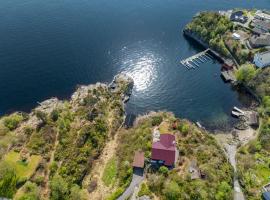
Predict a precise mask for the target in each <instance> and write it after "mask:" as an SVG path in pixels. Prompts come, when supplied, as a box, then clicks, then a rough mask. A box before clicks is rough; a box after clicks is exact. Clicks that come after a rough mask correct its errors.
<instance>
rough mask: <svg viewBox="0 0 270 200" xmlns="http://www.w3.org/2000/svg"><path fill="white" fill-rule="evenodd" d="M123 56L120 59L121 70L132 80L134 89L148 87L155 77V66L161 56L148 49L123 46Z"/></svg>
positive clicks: (141, 90)
mask: <svg viewBox="0 0 270 200" xmlns="http://www.w3.org/2000/svg"><path fill="white" fill-rule="evenodd" d="M122 51H125V52H124V55H125V56H124V57H123V59H122V61H121V65H122V69H123V72H124V73H126V74H128V75H129V76H131V77H132V78H133V80H134V90H135V91H137V92H144V91H146V90H148V89H149V87H150V86H151V85H152V84H153V82H154V81H155V80H156V78H157V76H158V75H157V71H158V70H157V67H158V66H159V64H160V61H161V58H160V57H159V56H157V55H155V54H154V53H153V52H151V51H150V50H149V49H143V50H142V49H140V48H138V49H134V48H131V49H129V48H127V47H124V48H123V49H122Z"/></svg>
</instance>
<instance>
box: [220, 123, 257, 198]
mask: <svg viewBox="0 0 270 200" xmlns="http://www.w3.org/2000/svg"><path fill="white" fill-rule="evenodd" d="M256 135H257V132H256V131H255V130H253V129H252V128H248V129H246V130H241V131H240V130H237V131H236V133H235V134H234V136H233V135H232V133H221V134H218V135H216V136H215V137H216V139H217V140H218V142H219V143H220V144H221V145H222V146H223V147H224V149H225V151H226V152H225V153H226V155H227V157H228V159H229V161H230V163H231V165H232V166H233V168H234V180H233V185H234V200H245V196H244V194H243V192H242V189H241V186H240V184H239V181H238V178H237V160H236V153H237V146H238V145H239V144H240V145H241V146H242V145H245V144H247V143H248V142H249V141H251V140H253V139H255V138H256Z"/></svg>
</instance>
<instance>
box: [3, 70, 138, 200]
mask: <svg viewBox="0 0 270 200" xmlns="http://www.w3.org/2000/svg"><path fill="white" fill-rule="evenodd" d="M132 84H133V83H132V80H131V79H130V78H128V77H125V76H123V75H119V76H117V77H116V78H115V80H114V83H113V84H112V85H111V87H109V86H108V85H105V84H100V83H97V84H96V85H90V86H82V87H80V88H78V89H77V91H76V92H75V93H74V94H73V95H72V98H71V100H70V101H59V100H57V99H50V100H47V101H45V102H43V103H41V105H40V106H39V107H37V108H36V109H34V110H33V111H32V112H31V113H30V114H26V113H14V114H11V115H7V116H4V117H2V118H1V119H0V141H1V142H0V151H1V153H0V155H1V162H0V197H6V198H14V199H31V200H32V199H33V200H34V199H74V200H75V199H76V200H77V199H89V196H88V192H87V190H86V189H87V188H86V189H84V190H83V189H82V188H81V184H82V181H83V179H84V178H85V176H86V175H87V174H88V173H90V172H91V169H92V164H93V161H94V160H96V159H97V158H98V157H99V155H100V153H101V151H102V149H103V148H104V146H105V143H106V141H107V140H109V139H110V137H112V136H113V135H114V133H115V131H116V130H117V129H118V128H119V127H120V126H121V124H122V123H123V120H124V108H123V101H124V99H125V98H126V95H127V94H128V93H130V89H131V88H132Z"/></svg>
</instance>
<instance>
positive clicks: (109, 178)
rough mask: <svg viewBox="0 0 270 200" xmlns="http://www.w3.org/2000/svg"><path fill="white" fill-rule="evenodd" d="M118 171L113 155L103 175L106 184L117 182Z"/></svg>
mask: <svg viewBox="0 0 270 200" xmlns="http://www.w3.org/2000/svg"><path fill="white" fill-rule="evenodd" d="M116 173H117V168H116V160H115V158H114V157H113V158H111V159H110V160H109V161H108V162H107V163H106V166H105V169H104V172H103V175H102V181H103V182H104V184H105V185H106V186H110V185H113V184H114V183H115V180H116Z"/></svg>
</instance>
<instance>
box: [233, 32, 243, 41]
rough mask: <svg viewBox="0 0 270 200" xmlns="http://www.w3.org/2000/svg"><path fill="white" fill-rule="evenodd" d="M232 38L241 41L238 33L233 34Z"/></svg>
mask: <svg viewBox="0 0 270 200" xmlns="http://www.w3.org/2000/svg"><path fill="white" fill-rule="evenodd" d="M232 37H233V39H235V40H240V39H241V36H240V35H239V34H238V33H233V34H232Z"/></svg>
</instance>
